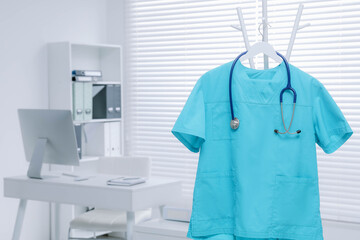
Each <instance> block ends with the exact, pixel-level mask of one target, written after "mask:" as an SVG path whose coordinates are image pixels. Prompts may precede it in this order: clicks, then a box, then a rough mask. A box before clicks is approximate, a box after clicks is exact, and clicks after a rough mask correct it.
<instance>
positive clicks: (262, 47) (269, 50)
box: [239, 42, 283, 63]
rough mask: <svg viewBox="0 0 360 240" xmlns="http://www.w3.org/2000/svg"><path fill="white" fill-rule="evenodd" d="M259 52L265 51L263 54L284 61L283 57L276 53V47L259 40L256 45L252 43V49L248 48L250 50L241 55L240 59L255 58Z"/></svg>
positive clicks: (277, 60)
mask: <svg viewBox="0 0 360 240" xmlns="http://www.w3.org/2000/svg"><path fill="white" fill-rule="evenodd" d="M259 53H263V54H265V55H267V56H268V57H270V58H272V59H273V60H275V61H276V62H279V63H281V62H282V61H283V60H282V58H281V57H280V56H279V55H277V54H276V51H275V49H274V47H273V46H271V45H270V44H269V43H267V42H257V43H255V44H254V45H252V46H251V47H250V49H249V50H248V52H247V53H246V54H245V55H243V56H242V57H240V59H239V60H240V61H243V60H247V59H250V58H253V57H255V56H256V55H258V54H259Z"/></svg>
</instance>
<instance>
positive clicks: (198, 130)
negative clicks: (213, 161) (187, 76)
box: [171, 77, 205, 153]
mask: <svg viewBox="0 0 360 240" xmlns="http://www.w3.org/2000/svg"><path fill="white" fill-rule="evenodd" d="M202 78H203V77H201V78H200V79H199V80H198V81H197V82H196V84H195V86H194V88H193V90H192V91H191V93H190V96H189V98H188V99H187V101H186V103H185V106H184V108H183V109H182V111H181V113H180V115H179V117H178V119H177V120H176V122H175V125H174V127H173V129H172V130H171V132H172V133H173V134H174V136H175V137H176V138H177V139H179V141H180V142H181V143H183V144H184V145H185V147H187V148H188V149H189V150H190V151H192V152H195V153H196V152H199V150H200V147H201V145H202V143H203V142H204V141H205V104H204V94H203V89H202V86H201V81H202Z"/></svg>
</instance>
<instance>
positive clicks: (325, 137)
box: [313, 79, 353, 154]
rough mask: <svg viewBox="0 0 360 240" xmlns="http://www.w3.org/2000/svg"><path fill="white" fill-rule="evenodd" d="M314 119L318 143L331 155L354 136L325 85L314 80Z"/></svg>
mask: <svg viewBox="0 0 360 240" xmlns="http://www.w3.org/2000/svg"><path fill="white" fill-rule="evenodd" d="M313 117H314V128H315V140H316V143H317V144H318V145H319V146H320V147H321V148H322V149H323V150H324V152H325V153H327V154H330V153H333V152H335V151H336V150H337V149H338V148H339V147H341V145H343V144H344V143H345V142H346V141H347V140H348V139H349V138H350V136H351V135H352V134H353V131H352V129H351V128H350V126H349V124H348V122H347V121H346V119H345V117H344V115H343V113H342V112H341V110H340V108H339V107H338V105H337V104H336V103H335V101H334V99H333V98H332V97H331V95H330V94H329V92H328V91H327V90H326V88H325V87H324V85H323V84H322V83H321V82H319V81H318V80H317V79H313Z"/></svg>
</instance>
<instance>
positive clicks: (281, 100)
mask: <svg viewBox="0 0 360 240" xmlns="http://www.w3.org/2000/svg"><path fill="white" fill-rule="evenodd" d="M247 52H248V51H245V52H243V53H241V54H239V55H238V56H237V57H236V58H235V59H234V61H233V63H232V65H231V68H230V74H229V100H230V111H231V120H232V121H231V126H232V125H235V127H234V128H233V126H232V128H233V129H237V128H238V125H239V120H238V119H237V118H235V116H234V106H233V99H232V77H233V72H234V68H235V65H236V63H237V61H238V60H239V59H240V57H241V56H243V55H245V54H246V53H247ZM276 54H277V55H278V56H280V57H281V58H282V59H283V61H284V63H285V66H286V72H287V85H286V87H285V88H283V89H282V90H281V92H280V107H281V118H282V122H283V125H284V129H285V132H280V131H279V130H277V129H275V130H274V132H275V133H279V134H285V133H289V134H299V133H300V132H301V130H297V131H296V132H294V133H291V132H289V130H290V127H291V124H292V122H293V118H294V112H295V105H296V98H297V94H296V91H295V89H294V88H292V86H291V74H290V67H289V64H288V62H287V60H286V58H285V57H284V56H283V55H282V54H280V53H279V52H276ZM286 90H290V91H291V92H292V93H293V104H294V105H293V111H292V116H291V121H290V125H289V128H286V125H285V120H284V114H283V95H284V92H285V91H286Z"/></svg>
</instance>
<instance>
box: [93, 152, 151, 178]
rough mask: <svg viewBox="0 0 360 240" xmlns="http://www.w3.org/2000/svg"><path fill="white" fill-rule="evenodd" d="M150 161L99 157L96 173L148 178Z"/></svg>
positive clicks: (142, 158) (134, 157) (127, 157)
mask: <svg viewBox="0 0 360 240" xmlns="http://www.w3.org/2000/svg"><path fill="white" fill-rule="evenodd" d="M150 167H151V159H150V158H149V157H137V156H125V157H101V158H100V160H99V162H98V172H99V173H103V174H112V175H125V176H139V177H145V178H149V177H150Z"/></svg>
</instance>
